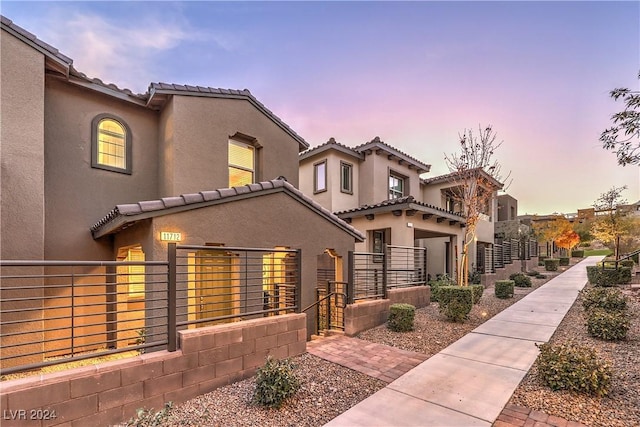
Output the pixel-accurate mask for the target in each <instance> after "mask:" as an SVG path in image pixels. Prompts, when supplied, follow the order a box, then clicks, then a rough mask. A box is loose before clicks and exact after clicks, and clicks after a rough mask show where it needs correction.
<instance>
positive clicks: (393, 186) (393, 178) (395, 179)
mask: <svg viewBox="0 0 640 427" xmlns="http://www.w3.org/2000/svg"><path fill="white" fill-rule="evenodd" d="M403 196H404V178H402V177H400V176H398V175H394V174H393V173H390V174H389V199H398V198H400V197H403Z"/></svg>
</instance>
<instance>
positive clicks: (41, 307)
mask: <svg viewBox="0 0 640 427" xmlns="http://www.w3.org/2000/svg"><path fill="white" fill-rule="evenodd" d="M300 262H301V254H300V251H299V250H291V249H261V248H236V247H211V246H177V245H175V244H173V243H171V244H169V255H168V261H146V262H144V261H140V262H136V261H127V262H123V261H0V350H1V351H0V374H2V375H5V374H10V373H14V372H20V371H25V370H31V369H36V368H41V367H45V366H49V365H55V364H60V363H66V362H72V361H77V360H83V359H88V358H98V357H103V356H109V355H111V354H115V353H122V352H132V353H133V354H139V353H140V352H144V351H146V350H148V349H153V350H157V349H167V350H169V351H175V350H176V347H177V330H178V329H185V328H190V327H198V326H207V325H213V324H217V323H227V322H232V321H239V320H243V319H250V318H255V317H263V316H276V315H280V314H286V313H291V312H297V311H299V309H300V297H301V288H300V284H301V275H300V274H301V268H300V267H301V266H300Z"/></svg>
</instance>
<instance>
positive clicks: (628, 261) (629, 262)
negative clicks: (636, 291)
mask: <svg viewBox="0 0 640 427" xmlns="http://www.w3.org/2000/svg"><path fill="white" fill-rule="evenodd" d="M618 265H621V266H623V267H629V268H633V260H632V259H624V260H622V261H619V262H618Z"/></svg>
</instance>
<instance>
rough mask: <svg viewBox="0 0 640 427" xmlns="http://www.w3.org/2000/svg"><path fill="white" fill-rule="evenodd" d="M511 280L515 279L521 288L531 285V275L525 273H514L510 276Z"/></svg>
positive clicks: (514, 281)
mask: <svg viewBox="0 0 640 427" xmlns="http://www.w3.org/2000/svg"><path fill="white" fill-rule="evenodd" d="M509 280H513V283H514V284H515V285H516V286H517V287H519V288H530V287H531V277H529V276H527V275H525V274H524V273H513V274H512V275H510V276H509Z"/></svg>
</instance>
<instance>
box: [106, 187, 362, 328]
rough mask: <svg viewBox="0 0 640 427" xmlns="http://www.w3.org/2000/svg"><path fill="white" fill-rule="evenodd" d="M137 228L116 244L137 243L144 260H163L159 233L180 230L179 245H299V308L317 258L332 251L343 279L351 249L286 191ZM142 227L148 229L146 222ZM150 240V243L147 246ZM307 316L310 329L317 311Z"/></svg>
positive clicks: (311, 289)
mask: <svg viewBox="0 0 640 427" xmlns="http://www.w3.org/2000/svg"><path fill="white" fill-rule="evenodd" d="M138 226H139V225H138V224H136V225H135V226H133V227H131V228H129V229H127V230H125V231H124V232H123V233H122V235H121V236H118V237H117V238H116V242H117V245H118V246H126V245H129V244H134V243H140V242H141V243H142V244H143V248H144V250H145V255H146V257H147V260H166V259H167V243H166V242H161V241H160V239H159V237H160V232H161V231H177V232H181V233H182V238H183V240H182V242H180V243H181V244H191V245H203V244H205V243H224V244H225V246H240V247H258V248H273V247H275V246H286V247H289V248H291V249H302V289H303V290H302V306H303V307H306V306H308V305H310V304H312V303H313V302H315V300H316V295H315V287H316V274H317V258H316V257H317V256H318V255H321V254H322V253H323V252H324V250H325V249H327V248H331V249H334V250H335V251H336V252H337V253H338V255H339V256H341V257H342V258H343V260H344V262H343V277H347V271H346V268H347V262H346V259H347V253H348V251H349V250H353V249H354V238H353V236H351V235H349V234H347V233H346V232H344V231H342V230H341V229H339V228H338V227H336V226H335V225H334V224H332V223H330V222H329V221H328V220H327V219H325V218H323V217H321V216H320V215H318V214H316V213H314V212H313V211H311V210H310V209H309V208H307V207H306V206H304V205H302V204H300V203H299V202H297V201H296V200H294V199H292V198H291V197H290V196H288V195H286V194H284V193H275V194H270V195H264V196H259V197H254V198H251V199H245V200H239V201H235V202H231V203H224V204H220V205H215V206H211V207H207V208H202V209H194V210H191V211H187V212H182V213H177V214H173V215H166V216H161V217H156V218H154V219H153V220H152V225H151V226H150V227H149V228H148V229H147V228H145V230H142V231H136V229H137V228H138ZM140 226H142V227H147V226H146V225H144V223H141V224H140ZM145 233H146V236H145ZM128 239H130V240H128ZM151 241H152V242H153V243H152V245H153V247H152V248H151V249H149V246H148V245H149V244H150V242H151ZM145 242H146V245H147V246H145ZM312 312H313V313H312ZM307 315H308V316H309V317H308V325H307V329H308V330H309V331H312V330H313V329H314V328H313V325H314V324H313V322H314V321H315V310H310V311H309V312H308V313H307Z"/></svg>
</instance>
